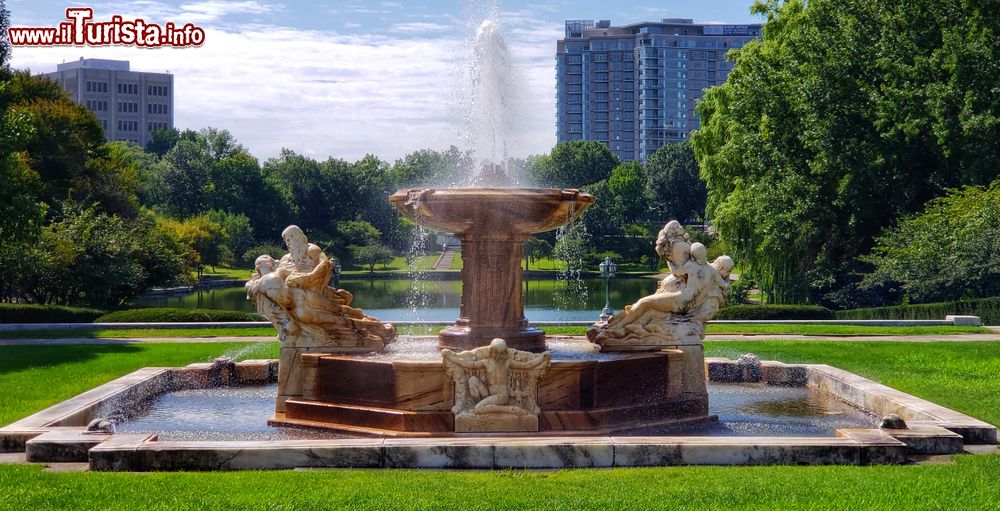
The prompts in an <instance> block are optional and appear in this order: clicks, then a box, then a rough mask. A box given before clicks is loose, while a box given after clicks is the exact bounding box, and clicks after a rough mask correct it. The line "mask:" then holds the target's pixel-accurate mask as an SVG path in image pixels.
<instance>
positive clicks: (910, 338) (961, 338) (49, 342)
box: [0, 329, 1000, 346]
mask: <svg viewBox="0 0 1000 511" xmlns="http://www.w3.org/2000/svg"><path fill="white" fill-rule="evenodd" d="M553 337H568V336H563V335H554V336H553ZM275 340H276V339H275V337H274V336H269V337H231V336H230V337H126V338H117V339H92V338H87V337H80V338H65V339H0V346H59V345H67V344H135V343H197V342H217V343H227V342H274V341H275ZM705 340H706V341H709V342H711V341H840V342H1000V329H998V331H997V333H995V334H955V335H778V334H754V335H734V334H719V335H708V336H707V337H706V338H705Z"/></svg>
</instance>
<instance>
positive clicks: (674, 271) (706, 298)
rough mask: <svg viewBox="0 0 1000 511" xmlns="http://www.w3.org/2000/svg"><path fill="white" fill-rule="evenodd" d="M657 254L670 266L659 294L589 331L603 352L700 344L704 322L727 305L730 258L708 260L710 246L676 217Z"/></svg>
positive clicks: (660, 239)
mask: <svg viewBox="0 0 1000 511" xmlns="http://www.w3.org/2000/svg"><path fill="white" fill-rule="evenodd" d="M656 252H657V254H659V255H660V256H661V257H663V258H665V259H666V260H667V265H668V267H669V274H668V275H667V277H666V278H664V279H663V281H662V282H661V283H660V285H659V287H658V289H657V290H656V292H655V293H653V294H651V295H649V296H646V297H643V298H641V299H639V300H638V301H637V302H635V303H634V304H632V305H628V306H626V307H625V309H624V310H623V311H622V312H621V313H620V314H616V315H614V316H612V317H611V318H609V319H608V320H607V321H606V322H600V323H596V324H595V325H594V326H593V327H591V328H590V330H589V331H588V332H587V336H588V338H590V340H591V341H592V342H595V343H597V344H600V345H601V346H602V349H603V350H605V351H615V350H618V349H620V350H644V349H649V350H653V349H659V348H660V347H662V346H674V345H679V344H692V343H700V342H701V340H702V339H704V337H705V324H706V323H707V322H708V321H709V320H710V319H712V318H713V317H715V314H716V313H717V312H718V311H719V309H720V308H721V307H722V306H723V305H725V292H726V289H727V288H728V286H729V275H730V272H731V271H732V269H733V259H732V258H731V257H729V256H720V257H719V258H717V259H716V260H715V261H712V262H711V263H709V262H708V260H707V258H706V249H705V246H704V245H702V244H701V243H691V242H690V238H689V237H688V235H687V233H685V232H684V228H683V227H681V224H680V223H679V222H677V221H676V220H672V221H670V222H669V223H667V225H666V226H664V227H663V229H662V230H661V231H660V233H659V236H658V237H657V240H656Z"/></svg>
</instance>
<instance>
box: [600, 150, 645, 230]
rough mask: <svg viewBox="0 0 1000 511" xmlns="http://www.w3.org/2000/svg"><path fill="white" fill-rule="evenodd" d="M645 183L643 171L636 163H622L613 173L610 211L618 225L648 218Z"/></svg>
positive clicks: (609, 183) (610, 190)
mask: <svg viewBox="0 0 1000 511" xmlns="http://www.w3.org/2000/svg"><path fill="white" fill-rule="evenodd" d="M644 181H645V179H644V177H643V169H642V168H641V167H640V166H639V163H638V162H635V161H630V162H625V163H622V164H621V165H619V166H617V167H615V168H614V170H612V171H611V176H610V177H608V192H609V194H610V197H608V199H609V202H610V205H609V208H608V209H609V210H610V215H611V218H612V219H613V220H614V221H615V222H616V223H617V224H618V225H625V224H629V223H633V222H637V221H639V220H642V219H644V218H645V217H646V214H647V209H648V205H647V204H646V201H645V200H644V197H643V189H644Z"/></svg>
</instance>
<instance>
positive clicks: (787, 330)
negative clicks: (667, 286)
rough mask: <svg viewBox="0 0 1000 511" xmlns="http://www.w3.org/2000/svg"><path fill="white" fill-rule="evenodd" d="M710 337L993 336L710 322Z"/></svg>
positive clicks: (972, 329)
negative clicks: (731, 335) (727, 335)
mask: <svg viewBox="0 0 1000 511" xmlns="http://www.w3.org/2000/svg"><path fill="white" fill-rule="evenodd" d="M707 331H708V333H709V334H753V335H767V334H772V335H954V334H990V333H994V332H993V331H992V330H990V329H988V328H983V327H978V326H947V325H945V326H867V325H822V324H818V325H809V324H784V325H781V324H779V325H740V324H728V323H714V324H713V323H710V324H709V325H708V330H707Z"/></svg>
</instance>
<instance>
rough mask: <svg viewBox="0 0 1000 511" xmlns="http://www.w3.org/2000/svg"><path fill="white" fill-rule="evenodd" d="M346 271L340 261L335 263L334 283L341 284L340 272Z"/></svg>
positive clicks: (335, 284)
mask: <svg viewBox="0 0 1000 511" xmlns="http://www.w3.org/2000/svg"><path fill="white" fill-rule="evenodd" d="M342 271H344V267H343V266H341V265H340V261H336V262H334V263H333V285H334V286H340V272H342Z"/></svg>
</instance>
